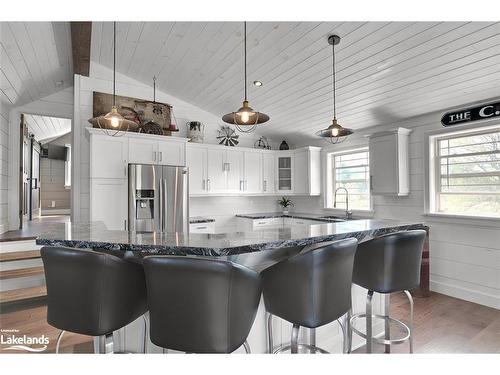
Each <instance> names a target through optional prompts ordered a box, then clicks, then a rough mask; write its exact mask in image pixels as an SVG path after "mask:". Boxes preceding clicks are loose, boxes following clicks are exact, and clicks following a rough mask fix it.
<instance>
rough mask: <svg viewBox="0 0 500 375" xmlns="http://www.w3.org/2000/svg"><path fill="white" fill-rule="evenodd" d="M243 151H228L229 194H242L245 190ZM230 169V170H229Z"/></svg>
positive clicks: (227, 174)
mask: <svg viewBox="0 0 500 375" xmlns="http://www.w3.org/2000/svg"><path fill="white" fill-rule="evenodd" d="M243 154H244V153H243V151H236V150H235V151H233V150H227V151H226V160H225V162H226V172H225V173H226V177H227V190H226V191H227V192H228V193H242V192H244V189H245V183H244V176H243ZM228 168H229V169H228Z"/></svg>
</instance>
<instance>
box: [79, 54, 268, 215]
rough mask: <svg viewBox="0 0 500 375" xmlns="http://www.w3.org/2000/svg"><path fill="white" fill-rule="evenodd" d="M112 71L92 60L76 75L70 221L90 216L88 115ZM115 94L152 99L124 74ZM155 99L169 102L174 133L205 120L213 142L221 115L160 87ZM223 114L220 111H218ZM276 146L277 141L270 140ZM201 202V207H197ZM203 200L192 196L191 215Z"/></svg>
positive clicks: (251, 138)
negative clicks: (95, 93) (87, 70)
mask: <svg viewBox="0 0 500 375" xmlns="http://www.w3.org/2000/svg"><path fill="white" fill-rule="evenodd" d="M112 77H113V74H112V71H111V70H109V69H108V68H105V67H103V66H101V65H99V64H96V63H93V62H92V63H91V67H90V76H89V77H83V76H79V75H75V93H74V95H75V96H74V101H75V103H78V105H75V107H74V132H73V133H74V139H73V141H74V142H73V156H74V158H73V166H74V174H75V175H76V176H79V179H80V183H79V184H78V183H76V184H73V213H74V216H73V221H75V222H85V221H88V220H89V198H90V192H89V184H90V182H89V170H90V164H89V158H90V153H89V152H90V151H89V134H88V132H87V130H86V128H87V127H89V126H91V125H90V124H89V123H88V121H87V120H88V119H89V118H91V117H92V101H93V94H92V93H93V91H99V92H105V93H112ZM116 79H117V85H116V93H117V95H123V96H130V97H134V98H139V99H147V100H151V99H152V97H153V90H152V87H150V86H148V85H145V84H143V83H141V82H138V81H136V80H133V79H131V78H129V77H127V76H125V75H122V74H119V73H117V75H116ZM156 100H157V101H159V102H163V103H168V104H170V105H172V106H173V107H174V113H175V117H176V119H177V122H178V125H179V128H180V131H179V132H178V133H174V136H176V137H185V136H186V125H185V124H186V122H188V121H201V122H202V123H204V124H205V143H216V139H215V137H216V135H217V129H219V126H220V125H223V124H224V123H223V122H222V120H221V117H222V116H219V115H215V114H212V113H209V112H207V111H204V110H202V109H201V108H198V107H196V106H194V105H192V104H189V103H187V102H185V101H183V100H180V99H177V98H175V97H174V96H171V95H169V94H166V93H164V92H161V91H157V92H156ZM221 115H222V114H221ZM258 138H259V135H257V134H255V133H251V134H240V145H239V146H244V147H253V144H254V142H255V140H257V139H258ZM273 146H274V147H276V144H273ZM248 201H250V199H249V198H240V203H241V205H243V206H244V205H246V204H248ZM198 205H200V207H198ZM204 207H206V201H204V200H203V198H201V199H197V198H193V199H192V200H191V205H190V210H191V215H192V216H194V215H196V212H205V209H204Z"/></svg>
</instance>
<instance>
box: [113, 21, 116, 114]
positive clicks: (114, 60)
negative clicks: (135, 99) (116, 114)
mask: <svg viewBox="0 0 500 375" xmlns="http://www.w3.org/2000/svg"><path fill="white" fill-rule="evenodd" d="M115 86H116V21H115V22H113V107H115V106H116V87H115Z"/></svg>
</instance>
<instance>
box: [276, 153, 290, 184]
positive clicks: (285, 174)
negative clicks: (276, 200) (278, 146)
mask: <svg viewBox="0 0 500 375" xmlns="http://www.w3.org/2000/svg"><path fill="white" fill-rule="evenodd" d="M276 171H277V174H276V190H277V192H278V193H280V194H292V193H293V177H294V176H293V175H294V158H293V153H292V151H282V152H280V153H277V155H276Z"/></svg>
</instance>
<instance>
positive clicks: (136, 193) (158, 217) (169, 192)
mask: <svg viewBox="0 0 500 375" xmlns="http://www.w3.org/2000/svg"><path fill="white" fill-rule="evenodd" d="M128 195H129V203H128V223H129V228H128V229H129V231H131V232H172V233H173V232H188V230H189V194H188V170H187V168H186V167H173V166H167V165H150V164H129V166H128Z"/></svg>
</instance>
